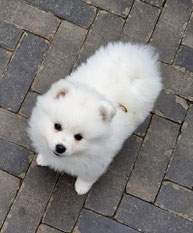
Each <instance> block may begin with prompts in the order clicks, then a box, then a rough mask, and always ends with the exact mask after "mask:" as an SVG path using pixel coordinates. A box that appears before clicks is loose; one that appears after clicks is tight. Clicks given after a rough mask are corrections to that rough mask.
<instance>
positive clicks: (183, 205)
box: [156, 182, 193, 220]
mask: <svg viewBox="0 0 193 233" xmlns="http://www.w3.org/2000/svg"><path fill="white" fill-rule="evenodd" d="M176 200H177V201H176ZM192 202H193V192H192V191H191V190H188V189H185V188H183V187H181V186H179V185H176V184H172V183H170V182H165V183H164V184H163V186H162V188H161V190H160V193H159V195H158V199H157V201H156V203H157V204H158V205H159V206H160V207H161V208H164V209H167V210H170V211H173V212H175V213H176V214H178V215H180V216H182V217H185V218H189V219H190V220H193V206H192V205H190V203H192Z"/></svg>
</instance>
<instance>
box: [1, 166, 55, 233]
mask: <svg viewBox="0 0 193 233" xmlns="http://www.w3.org/2000/svg"><path fill="white" fill-rule="evenodd" d="M57 177H58V174H57V173H54V172H53V171H51V170H50V169H48V168H46V167H39V166H35V162H33V164H32V165H31V167H30V170H29V171H28V173H27V175H26V176H25V179H24V181H23V183H22V186H21V188H20V191H19V193H18V195H17V198H16V200H15V202H14V204H13V206H12V209H11V211H10V212H9V214H8V216H7V219H6V221H5V223H4V225H3V228H2V232H3V233H13V232H14V233H34V232H35V229H36V228H37V227H38V225H39V222H40V220H41V218H42V215H43V213H44V209H45V207H46V204H47V202H48V200H49V197H50V194H51V192H52V189H53V187H54V184H55V182H56V180H57Z"/></svg>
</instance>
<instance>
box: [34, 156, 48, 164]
mask: <svg viewBox="0 0 193 233" xmlns="http://www.w3.org/2000/svg"><path fill="white" fill-rule="evenodd" d="M36 163H37V165H39V166H47V163H46V162H45V159H44V158H43V156H42V155H41V154H38V155H37V159H36Z"/></svg>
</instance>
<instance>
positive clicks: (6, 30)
mask: <svg viewBox="0 0 193 233" xmlns="http://www.w3.org/2000/svg"><path fill="white" fill-rule="evenodd" d="M22 33H23V31H22V30H21V29H19V28H17V27H16V26H15V25H12V24H8V23H6V22H3V21H0V46H1V47H3V48H6V49H10V50H14V49H15V47H16V45H17V43H18V42H19V39H20V37H21V35H22Z"/></svg>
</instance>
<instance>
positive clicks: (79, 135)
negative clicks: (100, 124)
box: [74, 133, 83, 141]
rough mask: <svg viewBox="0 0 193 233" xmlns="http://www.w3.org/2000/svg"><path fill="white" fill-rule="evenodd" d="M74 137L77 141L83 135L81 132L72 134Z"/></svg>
mask: <svg viewBox="0 0 193 233" xmlns="http://www.w3.org/2000/svg"><path fill="white" fill-rule="evenodd" d="M74 138H75V139H76V140H77V141H80V140H82V139H83V137H82V135H81V134H79V133H78V134H75V135H74Z"/></svg>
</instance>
